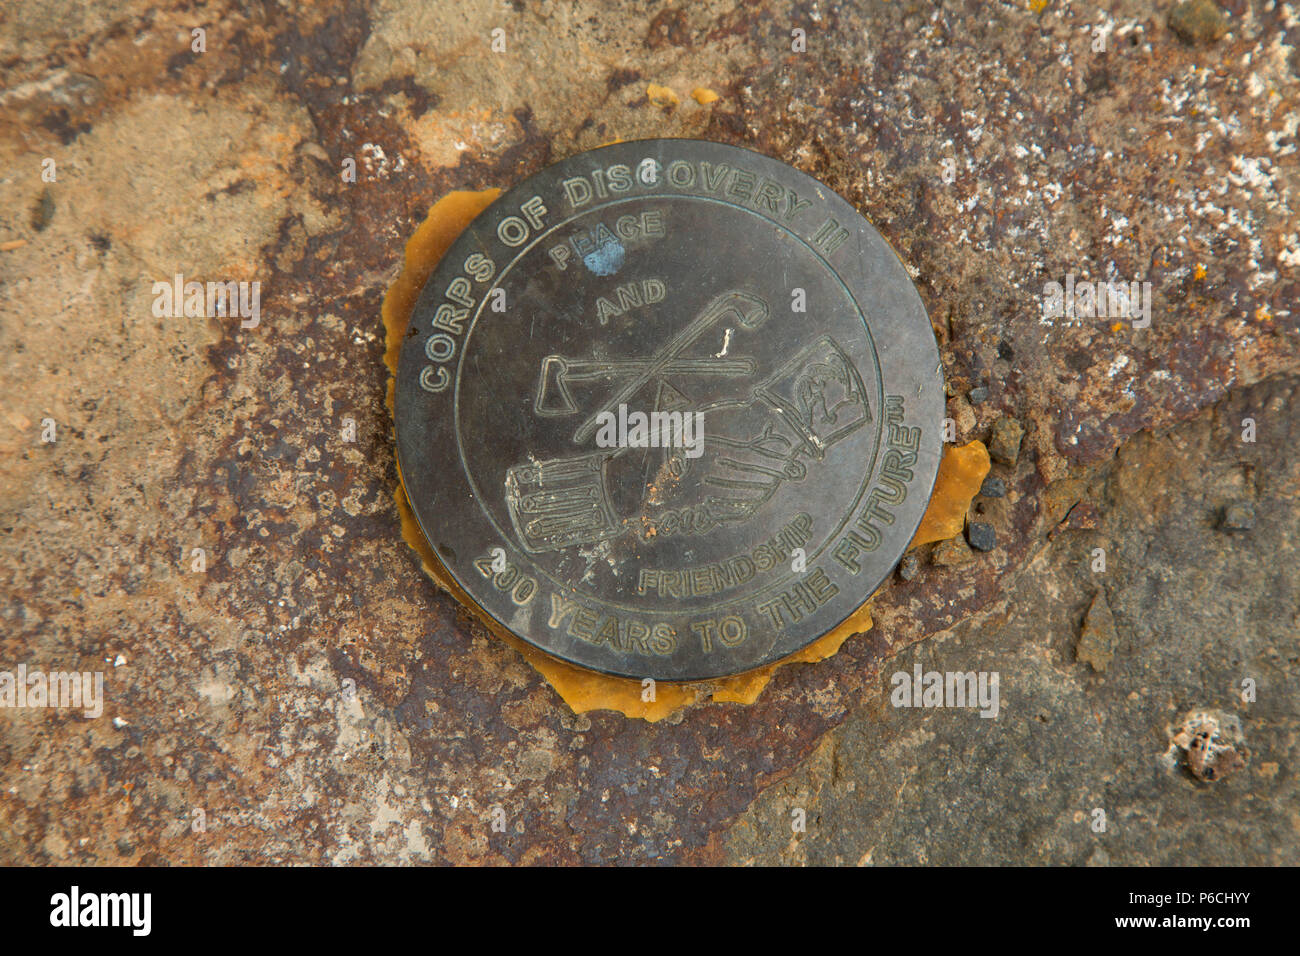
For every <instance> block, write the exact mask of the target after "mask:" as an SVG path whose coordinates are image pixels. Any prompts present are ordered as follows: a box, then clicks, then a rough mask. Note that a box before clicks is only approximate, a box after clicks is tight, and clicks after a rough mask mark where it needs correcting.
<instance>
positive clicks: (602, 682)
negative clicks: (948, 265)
mask: <svg viewBox="0 0 1300 956" xmlns="http://www.w3.org/2000/svg"><path fill="white" fill-rule="evenodd" d="M500 193H501V191H500V190H499V189H485V190H483V191H482V192H465V191H456V192H452V193H448V194H447V195H446V196H444V197H443V198H442V199H440V200H439V201H438V202H437V203H436V204H435V205H434V206H433V208H432V209H430V210H429V215H428V216H427V217H426V218H425V220H424V222H422V223H421V224H420V227H419V228H418V229H416V231H415V234H414V235H413V236H412V237H411V238H410V240H409V241H408V242H407V244H406V256H405V262H404V265H403V268H402V272H401V274H400V275H399V276H398V277H397V280H396V281H395V282H394V283H393V284H392V286H391V287H390V288H389V290H388V293H387V295H386V296H385V297H384V304H383V321H384V327H385V330H386V336H385V343H386V349H385V352H384V362H385V364H386V365H387V366H388V371H389V380H388V410H389V412H390V413H391V412H392V410H393V395H394V388H395V376H396V371H397V360H398V356H399V355H400V353H401V347H402V340H403V337H404V336H405V334H406V328H407V325H408V323H409V322H410V318H411V312H412V311H413V310H414V308H415V302H416V299H417V298H418V297H419V295H420V290H421V289H422V288H423V287H424V283H425V281H426V280H427V279H428V278H429V274H430V273H431V272H432V271H433V269H434V267H436V266H437V264H438V261H439V260H440V259H441V258H442V256H443V254H444V253H445V252H446V251H447V249H449V248H450V247H451V244H452V243H453V242H454V241H455V240H456V237H457V236H459V235H460V233H461V232H462V231H463V230H464V229H465V227H466V226H468V225H469V224H470V223H471V222H472V221H473V220H474V218H475V217H476V216H477V215H478V214H479V213H480V212H482V211H483V210H484V209H485V208H487V206H488V205H490V204H491V203H492V201H493V200H495V199H496V198H497V196H499V195H500ZM981 455H982V463H983V464H982V470H981V469H980V462H981V457H980V456H981ZM988 468H989V457H988V452H987V451H985V450H984V446H983V445H982V444H980V443H979V442H972V443H971V444H969V445H966V446H963V447H962V448H947V449H945V450H944V457H943V461H942V463H941V464H940V466H939V476H938V478H937V480H936V483H935V492H934V495H933V497H932V498H931V502H930V506H929V508H928V509H927V511H926V513H925V516H924V517H923V518H922V519H921V527H920V530H918V532H917V535H916V538H915V539H914V540H913V542H912V546H916V545H917V544H922V543H925V542H926V541H935V540H939V539H940V538H942V537H952V536H953V535H954V534H958V533H960V532H961V530H962V523H961V521H957V522H956V529H955V530H953V531H951V532H950V533H943V532H946V531H947V530H948V529H949V528H951V527H952V526H953V524H954V515H958V516H959V517H960V518H961V519H962V520H964V517H965V513H966V509H967V508H968V507H969V506H970V502H971V499H972V498H973V497H974V495H975V492H976V491H977V490H978V489H979V486H980V482H982V481H983V479H984V475H985V474H987V472H988ZM977 473H978V478H975V475H976V474H977ZM972 481H973V484H972ZM394 499H395V501H396V504H397V511H398V514H399V515H400V517H401V522H402V537H403V538H404V539H405V540H406V543H407V544H409V545H410V546H411V548H413V549H414V550H415V552H416V553H417V554H418V555H419V556H420V561H421V563H422V564H423V566H424V570H425V573H426V574H428V575H429V577H430V578H432V579H433V581H434V582H435V583H436V584H437V585H438V586H439V587H441V588H442V589H443V590H445V591H447V592H448V593H450V594H451V595H452V596H453V597H455V598H456V599H457V600H458V601H459V602H460V603H461V604H463V605H465V607H467V608H468V609H469V610H470V611H471V612H472V613H473V614H474V616H475V617H476V618H477V619H478V620H479V621H480V622H481V623H482V624H483V626H484V627H486V628H487V629H488V630H489V631H491V632H492V633H493V634H495V635H496V636H497V637H499V638H500V639H501V640H503V641H505V642H506V643H507V644H509V645H510V646H511V647H513V648H514V649H515V650H517V651H518V652H519V653H520V654H521V655H523V657H524V659H525V660H526V661H528V663H529V664H531V665H532V667H533V668H534V669H535V670H536V671H537V672H538V673H539V674H541V675H542V676H543V677H544V678H546V680H547V682H548V683H550V685H551V686H552V687H554V688H555V691H556V693H558V694H559V695H560V697H561V698H563V700H564V702H565V703H566V704H568V705H569V707H570V708H572V709H573V711H574V712H575V713H583V712H584V711H589V710H614V711H618V712H619V713H621V714H624V715H625V716H627V717H639V718H641V719H643V720H648V721H656V720H662V719H663V718H664V717H667V716H668V715H669V714H672V713H673V712H674V711H676V710H679V709H681V708H682V707H685V706H687V705H689V704H693V703H696V702H698V701H700V700H702V699H705V698H707V697H709V696H712V699H713V700H715V701H719V702H724V703H735V704H752V703H753V702H754V701H755V700H757V699H758V696H759V694H761V693H762V692H763V689H764V688H765V687H766V686H767V685H768V683H769V682H770V681H771V680H772V676H773V675H774V674H775V673H776V671H777V669H778V668H780V667H783V666H785V665H786V664H792V663H812V662H815V661H820V660H825V659H826V658H828V657H831V656H832V655H834V654H835V653H836V652H837V651H839V649H840V647H841V646H842V645H843V644H844V642H845V641H846V640H848V639H849V638H850V637H852V636H853V635H854V634H861V633H865V632H866V631H869V630H870V629H871V626H872V620H871V608H870V603H869V602H868V603H867V604H863V605H862V607H860V608H859V609H858V610H857V611H856V612H855V613H854V614H852V615H851V616H850V617H849V618H848V620H846V621H844V622H843V623H842V624H840V625H839V626H838V627H836V628H835V629H833V630H832V631H830V632H829V633H828V634H826V635H825V636H823V637H821V638H819V639H818V640H816V641H814V642H813V643H811V644H809V645H808V646H807V647H805V648H803V649H802V650H800V651H797V652H796V653H794V654H791V655H790V656H789V657H786V658H784V659H782V660H780V661H777V662H775V663H773V664H768V665H767V666H766V667H760V668H757V669H756V670H752V671H748V672H746V673H744V674H737V675H735V676H733V677H724V678H719V679H716V680H711V681H700V682H696V683H680V684H678V683H668V682H664V681H660V682H658V683H657V684H656V685H655V686H654V687H653V689H652V690H651V689H649V688H645V687H643V686H642V684H641V683H640V682H639V681H634V680H627V679H625V678H619V677H610V676H608V675H606V674H599V673H596V672H595V671H588V670H585V669H583V668H580V667H575V666H573V665H572V664H566V663H564V662H563V661H559V660H557V659H555V658H553V657H551V656H550V655H548V654H545V653H543V652H542V651H540V650H538V649H537V648H535V647H533V646H531V645H530V644H527V643H525V642H524V641H521V640H519V639H518V638H517V637H515V636H514V635H513V634H510V633H509V632H508V631H506V630H505V629H504V628H502V627H501V626H500V625H498V624H497V623H496V622H495V621H493V620H492V619H491V617H490V616H489V615H487V614H486V613H484V612H483V611H482V610H481V609H480V608H479V607H478V606H477V605H476V604H475V602H474V601H473V600H472V599H471V598H470V597H469V595H467V594H466V593H465V592H464V591H463V590H462V589H461V588H460V587H459V586H458V585H457V584H456V582H455V580H454V579H453V578H452V576H451V575H450V574H448V573H447V571H446V569H445V568H444V567H443V566H442V563H441V562H440V561H439V560H438V558H437V556H436V555H435V554H434V553H433V549H431V548H430V547H429V545H428V542H426V541H425V539H424V535H423V534H422V533H421V531H420V528H419V525H418V524H417V523H416V521H415V516H414V514H412V512H411V508H410V505H409V504H408V502H407V500H406V493H405V491H404V490H403V488H402V486H401V475H400V471H399V475H398V487H397V490H396V491H395V493H394ZM923 534H927V535H935V536H933V537H925V538H924V539H923V538H922V535H923Z"/></svg>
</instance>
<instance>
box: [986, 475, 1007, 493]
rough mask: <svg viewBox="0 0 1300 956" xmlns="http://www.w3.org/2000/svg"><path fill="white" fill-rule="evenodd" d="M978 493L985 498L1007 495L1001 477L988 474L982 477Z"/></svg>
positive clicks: (1005, 485) (1005, 484)
mask: <svg viewBox="0 0 1300 956" xmlns="http://www.w3.org/2000/svg"><path fill="white" fill-rule="evenodd" d="M980 494H981V495H983V496H984V497H985V498H1005V497H1006V496H1007V483H1006V482H1005V481H1003V480H1002V479H1001V478H995V477H994V476H993V475H989V477H987V478H985V479H984V484H982V485H980Z"/></svg>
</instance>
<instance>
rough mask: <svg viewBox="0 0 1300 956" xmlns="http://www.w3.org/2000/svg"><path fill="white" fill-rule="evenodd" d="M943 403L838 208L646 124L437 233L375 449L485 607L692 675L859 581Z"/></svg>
mask: <svg viewBox="0 0 1300 956" xmlns="http://www.w3.org/2000/svg"><path fill="white" fill-rule="evenodd" d="M943 407H944V401H943V382H942V374H941V371H940V367H939V355H938V350H937V348H936V346H935V341H934V335H933V332H932V331H931V328H930V322H929V319H928V318H927V316H926V312H925V307H924V306H923V305H922V303H921V298H920V296H919V295H918V294H917V292H916V289H915V288H914V287H913V285H912V283H911V281H910V280H909V279H908V276H907V272H906V270H905V269H904V267H903V265H902V263H901V262H900V261H899V260H898V257H897V256H896V255H895V254H894V252H893V250H891V249H890V247H889V246H888V245H887V244H886V242H885V240H884V239H883V238H881V236H880V233H878V232H877V231H876V230H875V228H873V227H872V226H871V225H870V224H869V223H868V222H867V221H866V220H864V219H863V218H862V217H861V216H859V215H858V214H857V213H856V212H855V211H854V210H853V208H852V207H851V206H850V205H849V204H848V203H847V202H845V201H844V200H843V199H841V198H840V197H839V196H837V195H835V194H834V193H832V192H831V191H830V190H829V189H827V188H826V187H825V186H823V185H822V184H820V183H818V182H817V181H816V180H814V179H811V178H810V177H808V176H806V175H804V174H803V173H801V172H799V171H797V170H795V169H792V168H791V167H789V166H786V165H785V164H783V163H780V162H777V161H776V160H773V159H769V158H767V157H765V156H761V155H759V154H757V153H753V152H750V151H748V150H743V149H738V148H736V147H732V146H723V145H719V144H717V143H706V142H699V141H695V140H682V139H663V140H645V141H640V142H630V143H619V144H617V145H614V146H607V147H604V148H602V149H596V150H592V151H590V152H586V153H581V154H579V155H577V156H572V157H570V158H569V159H566V160H564V161H562V162H560V163H557V164H555V165H554V166H551V167H550V168H548V169H545V170H543V171H542V172H540V173H538V174H537V175H535V176H532V177H531V178H529V179H527V180H525V181H524V182H523V183H521V184H519V185H518V186H516V187H515V188H514V189H511V190H510V191H509V192H507V193H505V194H504V195H503V196H501V197H500V198H499V199H497V201H496V202H494V203H493V204H492V205H491V206H490V207H488V208H487V209H486V210H485V211H484V212H483V213H482V214H481V215H480V216H479V217H478V218H477V219H476V220H475V221H474V222H473V223H472V224H471V225H470V227H469V228H468V229H467V230H466V231H465V233H464V234H463V235H461V237H460V238H459V239H458V240H457V241H456V243H455V244H454V245H453V246H452V247H451V250H450V251H449V252H448V253H447V255H446V256H445V257H444V258H443V259H442V261H441V263H440V264H439V266H438V268H437V269H436V270H435V271H434V273H433V275H432V277H431V278H430V279H429V281H428V283H427V284H426V285H425V287H424V290H423V292H422V293H421V295H420V298H419V302H418V304H417V305H416V308H415V311H414V314H413V316H412V319H411V325H410V329H409V331H408V335H407V339H406V341H405V342H404V344H403V348H402V354H401V362H400V365H399V368H398V375H397V404H396V425H397V452H398V461H399V464H400V467H401V473H402V479H403V481H404V483H405V486H406V491H407V494H408V496H409V498H410V502H411V506H412V508H413V509H414V511H415V515H416V517H417V518H418V520H419V522H420V526H421V528H422V529H423V531H424V534H425V536H426V537H427V538H428V540H429V543H430V544H431V545H432V546H433V549H434V551H435V552H436V553H437V554H438V556H439V558H440V559H441V560H442V562H443V564H444V565H446V567H447V570H448V571H450V573H451V574H452V575H453V576H454V577H455V579H456V580H457V581H458V582H459V583H460V585H461V587H463V588H464V590H465V591H466V592H467V593H468V594H469V595H470V596H471V597H472V598H473V599H474V601H476V602H477V603H478V604H479V605H480V606H481V607H482V608H483V609H484V610H486V611H487V613H488V614H490V615H491V616H492V617H493V618H495V619H496V620H497V621H499V622H500V623H501V624H502V625H503V626H505V627H506V628H508V629H509V630H510V631H511V632H513V633H514V634H517V635H518V636H519V637H521V638H522V639H524V640H525V641H528V642H529V643H530V644H533V645H535V646H536V647H539V648H541V649H542V650H544V651H547V652H548V653H550V654H553V655H554V656H556V657H558V658H562V659H563V660H566V661H571V662H573V663H575V664H580V665H582V666H584V667H589V668H592V669H594V670H598V671H604V672H606V673H610V674H617V675H621V676H625V677H632V678H646V677H651V678H655V679H658V680H691V679H702V678H709V677H718V676H722V675H727V674H735V673H738V672H740V671H745V670H748V669H750V668H753V667H757V666H760V665H762V664H767V663H770V662H771V661H774V660H777V659H778V658H781V657H784V656H786V655H787V654H790V653H791V652H793V651H797V650H799V649H800V648H802V647H804V646H805V645H807V644H808V643H810V642H811V641H813V640H815V639H816V638H818V637H820V636H822V635H823V634H825V633H827V632H828V631H830V630H831V629H832V628H834V627H835V626H836V625H838V624H839V623H841V622H842V621H844V620H845V619H846V618H847V617H848V616H849V615H850V614H852V613H853V612H854V611H855V610H856V609H857V608H858V607H859V606H860V605H861V604H862V603H863V602H864V601H865V600H866V599H867V598H868V597H869V596H870V595H871V593H872V591H873V590H874V589H875V588H876V586H877V585H878V584H879V583H880V582H881V581H882V580H883V579H884V578H885V576H886V575H887V574H889V572H890V571H891V570H892V569H893V567H894V565H895V564H896V563H897V561H898V559H899V557H900V556H901V555H902V553H903V550H904V548H905V547H906V546H907V543H908V541H909V540H910V539H911V537H912V535H913V533H914V532H915V530H916V527H917V524H918V523H919V522H920V519H921V515H922V513H923V512H924V510H925V506H926V503H927V500H928V499H929V495H930V490H931V488H932V486H933V483H934V478H935V473H936V471H937V469H938V463H939V455H940V422H941V418H942V415H943ZM642 426H644V427H642Z"/></svg>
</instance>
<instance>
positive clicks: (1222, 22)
mask: <svg viewBox="0 0 1300 956" xmlns="http://www.w3.org/2000/svg"><path fill="white" fill-rule="evenodd" d="M1169 29H1171V30H1173V31H1174V32H1175V33H1177V34H1178V37H1179V39H1181V40H1182V41H1183V42H1184V43H1188V44H1194V43H1213V42H1214V41H1215V40H1217V39H1219V37H1221V36H1223V35H1224V34H1225V33H1227V32H1228V18H1227V17H1225V16H1224V15H1223V11H1222V10H1220V9H1219V8H1218V7H1217V6H1216V5H1215V4H1214V3H1212V2H1211V0H1189V2H1187V3H1180V4H1179V5H1178V6H1176V7H1174V9H1173V12H1172V13H1170V14H1169Z"/></svg>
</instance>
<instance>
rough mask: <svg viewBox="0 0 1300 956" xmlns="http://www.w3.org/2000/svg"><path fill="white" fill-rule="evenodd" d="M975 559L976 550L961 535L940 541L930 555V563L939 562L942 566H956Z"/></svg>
mask: <svg viewBox="0 0 1300 956" xmlns="http://www.w3.org/2000/svg"><path fill="white" fill-rule="evenodd" d="M973 560H975V554H974V552H972V551H971V549H970V548H969V547H968V546H967V544H966V542H965V541H963V540H962V539H961V538H960V537H956V538H949V539H948V540H947V541H940V542H939V543H938V544H937V545H935V548H934V553H933V554H931V555H930V563H932V564H937V565H938V566H939V567H941V568H951V567H956V566H957V565H959V564H966V563H968V562H970V561H973Z"/></svg>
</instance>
